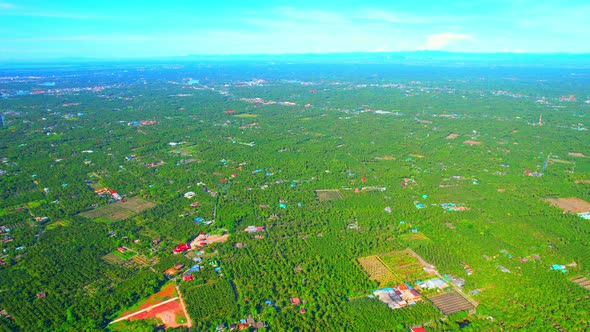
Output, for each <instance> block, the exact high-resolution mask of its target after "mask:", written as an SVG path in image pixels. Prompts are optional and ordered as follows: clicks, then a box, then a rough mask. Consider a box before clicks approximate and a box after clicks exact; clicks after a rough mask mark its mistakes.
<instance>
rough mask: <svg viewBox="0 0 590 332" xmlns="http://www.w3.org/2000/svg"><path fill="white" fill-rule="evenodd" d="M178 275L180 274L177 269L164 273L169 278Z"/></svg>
mask: <svg viewBox="0 0 590 332" xmlns="http://www.w3.org/2000/svg"><path fill="white" fill-rule="evenodd" d="M176 273H178V270H176V269H175V268H173V267H171V268H169V269H168V270H166V271H164V275H167V276H169V277H172V276H174V275H175V274H176Z"/></svg>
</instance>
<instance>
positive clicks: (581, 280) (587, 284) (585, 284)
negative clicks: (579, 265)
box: [572, 277, 590, 290]
mask: <svg viewBox="0 0 590 332" xmlns="http://www.w3.org/2000/svg"><path fill="white" fill-rule="evenodd" d="M572 281H573V282H574V283H576V284H578V286H580V287H582V288H586V289H587V290H590V280H588V278H586V277H576V278H574V279H572Z"/></svg>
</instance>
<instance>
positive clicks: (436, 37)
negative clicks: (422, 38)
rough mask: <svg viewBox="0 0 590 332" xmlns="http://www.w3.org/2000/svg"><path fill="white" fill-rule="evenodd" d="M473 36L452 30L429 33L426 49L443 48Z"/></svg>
mask: <svg viewBox="0 0 590 332" xmlns="http://www.w3.org/2000/svg"><path fill="white" fill-rule="evenodd" d="M470 39H472V37H471V36H470V35H467V34H460V33H452V32H443V33H437V34H433V35H428V38H427V39H426V43H425V44H424V49H426V50H441V49H443V48H445V47H446V46H447V45H449V44H451V43H453V42H456V41H461V40H470Z"/></svg>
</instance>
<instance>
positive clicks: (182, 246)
mask: <svg viewBox="0 0 590 332" xmlns="http://www.w3.org/2000/svg"><path fill="white" fill-rule="evenodd" d="M190 249H191V246H190V245H189V244H186V243H182V244H179V245H178V246H176V248H174V249H172V252H173V253H175V254H180V253H183V252H185V251H188V250H190Z"/></svg>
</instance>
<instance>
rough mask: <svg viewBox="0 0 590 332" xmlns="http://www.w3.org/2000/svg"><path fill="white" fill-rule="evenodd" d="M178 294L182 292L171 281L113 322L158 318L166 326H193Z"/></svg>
mask: <svg viewBox="0 0 590 332" xmlns="http://www.w3.org/2000/svg"><path fill="white" fill-rule="evenodd" d="M178 294H180V292H178V289H176V288H175V287H174V284H172V283H170V284H168V285H166V286H165V287H163V288H162V290H160V291H159V292H158V293H156V294H153V295H152V296H150V297H149V298H148V299H147V300H145V301H141V302H140V303H138V304H137V305H135V306H134V308H135V309H136V310H130V311H127V312H125V313H124V314H123V315H121V317H120V318H118V319H116V320H114V321H112V322H111V324H113V323H117V322H119V321H122V320H138V319H141V320H143V319H150V318H156V319H158V320H160V321H162V323H163V324H164V326H165V327H166V328H169V327H171V328H177V327H179V326H186V327H191V325H192V324H191V321H190V319H189V318H188V315H187V313H186V309H185V307H184V303H183V301H182V296H177V295H178ZM138 307H139V308H138ZM131 311H132V312H131Z"/></svg>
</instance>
